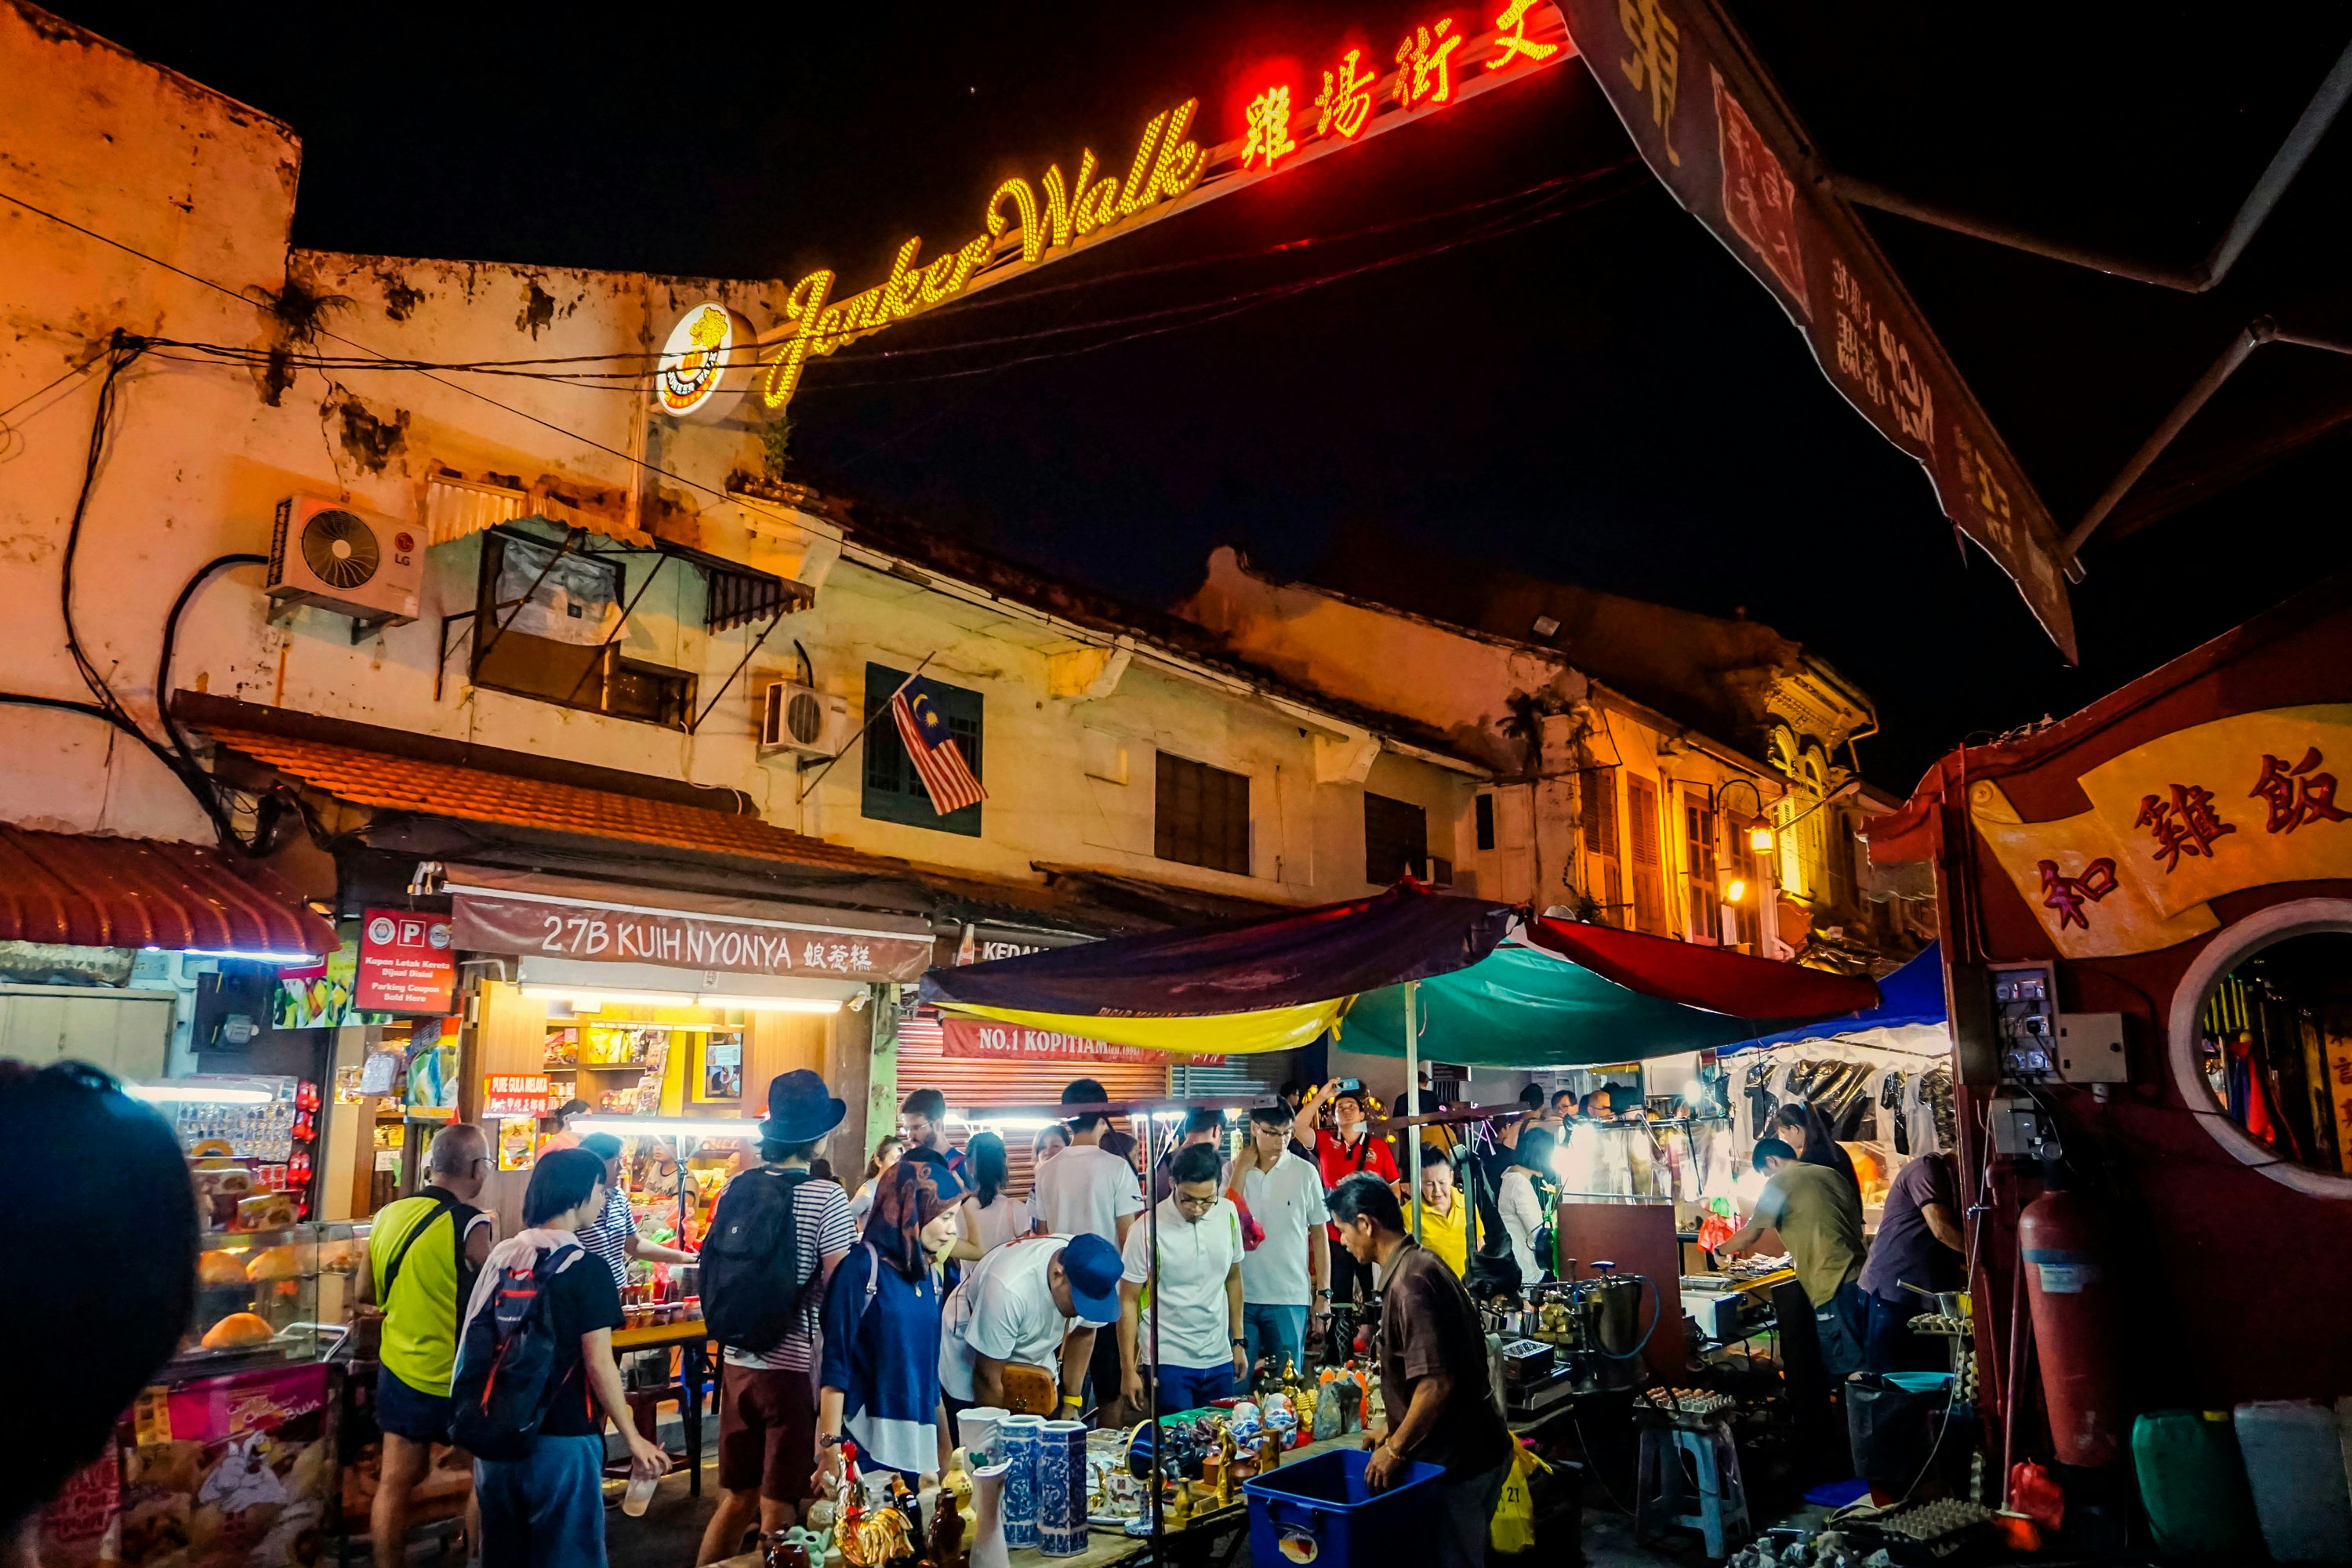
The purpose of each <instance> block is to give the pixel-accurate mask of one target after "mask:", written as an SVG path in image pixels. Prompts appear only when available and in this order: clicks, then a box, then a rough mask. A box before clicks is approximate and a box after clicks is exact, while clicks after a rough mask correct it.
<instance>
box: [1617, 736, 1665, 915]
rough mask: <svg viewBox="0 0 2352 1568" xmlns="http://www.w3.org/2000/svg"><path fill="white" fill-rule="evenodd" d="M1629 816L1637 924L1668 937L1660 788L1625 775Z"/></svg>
mask: <svg viewBox="0 0 2352 1568" xmlns="http://www.w3.org/2000/svg"><path fill="white" fill-rule="evenodd" d="M1625 816H1626V818H1627V824H1626V826H1627V827H1628V828H1629V830H1630V833H1629V837H1631V839H1632V841H1633V849H1632V853H1633V925H1634V928H1635V929H1636V930H1639V931H1650V932H1653V933H1655V934H1658V935H1664V933H1665V929H1666V884H1665V868H1664V864H1663V862H1662V861H1661V859H1660V858H1659V854H1658V786H1657V785H1656V784H1652V783H1651V782H1650V781H1649V780H1648V779H1645V778H1642V777H1640V776H1639V775H1637V774H1633V773H1627V774H1626V775H1625Z"/></svg>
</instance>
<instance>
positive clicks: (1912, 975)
mask: <svg viewBox="0 0 2352 1568" xmlns="http://www.w3.org/2000/svg"><path fill="white" fill-rule="evenodd" d="M1878 994H1879V1003H1878V1005H1877V1006H1875V1007H1867V1008H1864V1010H1863V1011H1861V1012H1859V1013H1850V1014H1848V1015H1846V1016H1844V1017H1843V1018H1828V1019H1824V1020H1823V1021H1822V1022H1821V1023H1818V1024H1812V1025H1809V1026H1806V1027H1804V1028H1801V1029H1783V1030H1781V1031H1780V1033H1779V1034H1777V1035H1763V1036H1759V1037H1757V1038H1755V1039H1752V1040H1742V1041H1741V1042H1739V1043H1738V1045H1736V1046H1728V1047H1723V1048H1724V1049H1725V1050H1727V1051H1747V1050H1757V1049H1760V1048H1762V1047H1765V1046H1785V1045H1790V1044H1793V1043H1794V1042H1796V1041H1798V1040H1826V1039H1833V1038H1835V1037H1838V1036H1841V1035H1859V1034H1861V1033H1863V1032H1864V1030H1866V1029H1895V1028H1900V1027H1902V1026H1905V1025H1907V1024H1941V1023H1942V1022H1943V1021H1944V1015H1945V1008H1944V944H1943V943H1942V942H1929V943H1928V944H1927V946H1926V947H1924V948H1922V949H1921V950H1920V951H1919V953H1918V955H1917V956H1916V957H1915V958H1913V959H1912V960H1911V961H1910V962H1909V963H1906V964H1905V965H1904V966H1903V967H1902V968H1900V969H1898V970H1896V971H1895V973H1892V974H1890V975H1888V976H1887V977H1886V978H1885V979H1884V980H1882V981H1880V982H1879V983H1878Z"/></svg>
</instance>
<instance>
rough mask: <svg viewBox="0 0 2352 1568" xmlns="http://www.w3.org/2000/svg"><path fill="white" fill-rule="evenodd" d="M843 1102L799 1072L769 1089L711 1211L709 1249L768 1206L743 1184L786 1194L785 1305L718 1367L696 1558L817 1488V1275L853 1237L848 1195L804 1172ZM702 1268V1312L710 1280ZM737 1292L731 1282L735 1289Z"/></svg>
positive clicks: (717, 1554) (727, 1553)
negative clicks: (741, 1156) (763, 1334)
mask: <svg viewBox="0 0 2352 1568" xmlns="http://www.w3.org/2000/svg"><path fill="white" fill-rule="evenodd" d="M848 1112H849V1108H848V1107H847V1106H846V1105H845V1104H844V1103H843V1102H842V1101H841V1100H839V1099H837V1098H836V1097H835V1096H834V1095H831V1094H828V1093H827V1092H826V1091H825V1084H824V1079H821V1078H819V1077H818V1076H817V1075H816V1074H814V1073H813V1072H810V1071H809V1070H807V1069H806V1068H799V1069H796V1070H794V1071H792V1072H788V1073H783V1074H781V1075H779V1076H778V1077H777V1078H776V1079H774V1080H773V1081H772V1082H771V1083H770V1084H769V1085H768V1114H767V1119H766V1120H765V1121H761V1123H760V1163H759V1164H757V1165H754V1166H752V1167H751V1169H749V1170H747V1171H745V1172H743V1173H741V1174H740V1175H739V1176H737V1177H736V1178H735V1179H734V1180H733V1181H731V1182H730V1183H728V1184H727V1190H726V1191H725V1192H724V1193H722V1194H719V1207H718V1208H717V1210H716V1211H715V1212H714V1213H713V1214H712V1215H711V1218H710V1235H711V1237H712V1247H713V1248H714V1249H715V1248H717V1247H720V1246H722V1245H723V1244H724V1238H725V1237H728V1236H729V1235H730V1225H732V1224H734V1223H735V1221H736V1216H738V1215H751V1214H756V1213H758V1212H760V1210H761V1209H762V1208H766V1207H770V1206H772V1205H773V1204H774V1194H772V1193H771V1192H763V1191H761V1190H759V1189H757V1188H755V1187H754V1186H752V1185H751V1184H755V1183H766V1184H781V1185H782V1191H783V1194H784V1195H785V1196H786V1197H788V1198H789V1199H790V1204H789V1206H787V1207H786V1208H785V1209H784V1213H785V1215H786V1216H787V1217H786V1220H785V1223H784V1225H783V1227H782V1245H781V1254H782V1262H781V1272H782V1277H783V1278H782V1283H783V1285H784V1287H785V1290H786V1292H787V1297H786V1299H787V1300H789V1302H790V1303H791V1309H790V1315H789V1319H788V1321H787V1322H786V1325H785V1328H784V1330H783V1333H782V1337H781V1338H779V1339H777V1340H776V1341H775V1342H773V1343H772V1344H767V1345H760V1346H758V1348H751V1347H747V1346H743V1345H736V1344H730V1345H728V1346H727V1347H726V1352H725V1357H724V1363H723V1364H722V1366H721V1367H720V1369H719V1378H720V1388H721V1400H720V1409H719V1488H720V1489H721V1491H722V1493H723V1495H722V1496H721V1497H720V1499H719V1508H718V1510H717V1511H716V1512H714V1513H713V1514H712V1515H711V1516H710V1523H709V1525H708V1526H707V1527H706V1528H705V1529H704V1531H703V1532H702V1548H701V1551H700V1552H698V1553H697V1555H696V1557H695V1561H696V1562H697V1563H716V1562H718V1561H719V1560H720V1559H721V1558H725V1557H732V1556H734V1555H735V1554H736V1553H737V1552H740V1551H741V1550H742V1538H743V1531H744V1530H745V1528H746V1527H747V1526H749V1525H750V1524H751V1521H752V1519H753V1517H754V1516H755V1515H756V1516H757V1517H758V1519H759V1521H760V1529H761V1532H762V1533H772V1532H774V1531H780V1530H788V1529H790V1528H791V1527H792V1526H793V1525H794V1524H796V1523H798V1522H799V1520H800V1516H801V1513H802V1510H803V1509H804V1508H805V1507H806V1506H807V1504H808V1502H809V1500H810V1499H811V1498H812V1497H814V1495H815V1489H816V1459H817V1454H816V1432H817V1400H816V1387H815V1384H814V1380H813V1378H812V1376H811V1367H812V1365H813V1363H814V1357H815V1344H816V1327H817V1322H818V1315H819V1312H820V1311H821V1310H822V1308H823V1306H824V1291H825V1285H826V1282H828V1281H829V1280H831V1279H832V1278H833V1272H834V1269H835V1268H837V1267H838V1266H839V1265H840V1263H841V1260H842V1259H843V1258H846V1257H848V1256H849V1250H850V1248H851V1247H855V1246H856V1244H857V1227H856V1222H855V1221H853V1220H852V1219H851V1218H850V1215H849V1198H848V1196H847V1194H845V1193H843V1192H842V1190H841V1185H840V1184H839V1183H837V1182H822V1181H814V1180H812V1179H811V1178H810V1174H809V1163H810V1161H812V1160H814V1158H815V1157H816V1155H817V1153H818V1152H819V1151H821V1150H822V1149H823V1148H824V1141H825V1139H826V1138H827V1137H828V1136H829V1135H830V1134H831V1133H832V1131H833V1130H834V1129H835V1128H836V1127H838V1126H840V1125H841V1120H842V1118H843V1117H844V1116H845V1115H847V1114H848ZM723 1278H725V1276H724V1275H722V1274H720V1273H719V1271H718V1270H716V1269H709V1268H707V1269H706V1277H705V1279H704V1282H703V1288H704V1295H705V1302H704V1305H705V1306H706V1308H709V1309H710V1310H711V1312H712V1313H713V1314H714V1315H715V1314H716V1313H717V1311H718V1309H719V1303H718V1302H716V1301H714V1300H710V1292H711V1290H712V1289H713V1287H714V1285H716V1284H717V1283H718V1281H719V1279H723ZM736 1288H738V1289H740V1286H739V1287H736Z"/></svg>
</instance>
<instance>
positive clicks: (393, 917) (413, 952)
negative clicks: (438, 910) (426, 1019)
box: [353, 910, 457, 1014]
mask: <svg viewBox="0 0 2352 1568" xmlns="http://www.w3.org/2000/svg"><path fill="white" fill-rule="evenodd" d="M456 991H457V954H456V952H453V951H452V949H451V946H450V940H449V917H448V916H447V915H437V914H423V913H420V912H418V911H417V910H369V911H368V912H367V919H366V920H365V921H363V922H362V924H361V926H360V963H359V986H358V993H357V994H356V995H355V996H354V998H353V1003H354V1005H357V1006H359V1007H362V1008H365V1009H366V1010H368V1011H369V1012H373V1013H432V1014H446V1013H447V1012H448V1011H449V1009H450V1006H451V1005H452V999H453V997H454V996H455V994H456Z"/></svg>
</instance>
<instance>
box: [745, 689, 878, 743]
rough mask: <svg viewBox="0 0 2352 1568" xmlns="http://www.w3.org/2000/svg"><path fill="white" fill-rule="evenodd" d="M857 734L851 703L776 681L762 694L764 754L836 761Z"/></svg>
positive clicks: (761, 710)
mask: <svg viewBox="0 0 2352 1568" xmlns="http://www.w3.org/2000/svg"><path fill="white" fill-rule="evenodd" d="M856 733H857V726H856V724H855V723H854V722H852V721H851V720H850V717H849V699H848V698H846V697H834V696H830V695H828V694H826V693H824V692H822V691H819V690H817V689H815V688H814V687H813V686H803V685H802V684H801V683H800V682H799V681H797V680H772V681H770V682H769V683H768V685H767V687H766V688H765V689H763V690H761V693H760V751H761V753H762V754H766V753H768V752H798V753H799V754H800V755H802V756H803V757H836V756H839V755H840V754H841V751H842V748H843V747H845V746H846V745H848V744H849V740H850V737H851V736H853V735H855V734H856Z"/></svg>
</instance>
